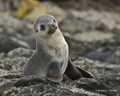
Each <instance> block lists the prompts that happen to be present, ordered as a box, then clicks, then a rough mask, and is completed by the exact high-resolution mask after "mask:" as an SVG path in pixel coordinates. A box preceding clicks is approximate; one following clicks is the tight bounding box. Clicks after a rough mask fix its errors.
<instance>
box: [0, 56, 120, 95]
mask: <svg viewBox="0 0 120 96" xmlns="http://www.w3.org/2000/svg"><path fill="white" fill-rule="evenodd" d="M71 58H72V60H73V63H74V64H75V65H76V66H79V67H81V68H83V69H85V70H86V71H88V72H90V73H91V74H92V75H93V76H94V78H93V79H88V78H80V79H78V80H70V79H66V80H65V81H63V82H60V83H52V82H50V81H47V80H45V79H42V78H38V77H36V76H27V77H24V76H23V71H20V70H22V69H23V66H24V64H25V62H26V61H27V58H26V57H16V58H8V57H6V58H4V59H3V60H1V62H0V68H1V69H2V71H1V70H0V72H5V74H2V75H1V77H0V81H2V83H0V94H1V96H4V95H17V96H21V95H24V96H27V95H54V96H58V95H60V96H64V95H65V96H90V95H91V96H119V95H120V93H119V89H118V88H120V86H119V85H120V80H119V79H120V78H119V77H120V74H119V70H120V69H119V68H116V69H115V70H114V68H115V67H111V68H110V69H106V68H105V66H103V65H106V66H107V67H109V64H107V63H106V64H105V63H102V62H98V61H92V60H90V59H87V58H83V57H78V56H76V57H75V56H73V57H71ZM98 65H99V66H98ZM100 65H102V66H103V67H100ZM111 65H112V64H111ZM111 65H110V66H111ZM8 66H9V67H8ZM112 66H114V65H112ZM3 69H6V70H3ZM6 72H9V74H8V73H6Z"/></svg>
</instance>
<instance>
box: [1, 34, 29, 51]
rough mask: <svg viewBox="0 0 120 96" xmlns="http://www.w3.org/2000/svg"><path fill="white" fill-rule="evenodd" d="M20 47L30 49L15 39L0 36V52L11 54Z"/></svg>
mask: <svg viewBox="0 0 120 96" xmlns="http://www.w3.org/2000/svg"><path fill="white" fill-rule="evenodd" d="M18 47H23V48H30V47H29V45H28V44H27V43H25V42H23V41H20V40H18V39H16V38H14V37H8V36H4V35H0V52H5V53H7V52H9V51H10V50H12V49H14V48H18Z"/></svg>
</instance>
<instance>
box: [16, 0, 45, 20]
mask: <svg viewBox="0 0 120 96" xmlns="http://www.w3.org/2000/svg"><path fill="white" fill-rule="evenodd" d="M45 13H47V8H46V7H45V6H44V5H43V4H42V3H40V2H39V1H33V0H27V1H24V0H21V1H20V6H19V8H18V13H17V16H18V17H19V18H25V19H32V18H36V17H37V16H40V15H42V14H45Z"/></svg>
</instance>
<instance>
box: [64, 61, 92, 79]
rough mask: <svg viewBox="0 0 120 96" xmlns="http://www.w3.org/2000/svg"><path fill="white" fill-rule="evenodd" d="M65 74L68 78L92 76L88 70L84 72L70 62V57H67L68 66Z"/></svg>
mask: <svg viewBox="0 0 120 96" xmlns="http://www.w3.org/2000/svg"><path fill="white" fill-rule="evenodd" d="M65 74H66V75H67V76H68V77H69V78H70V79H73V80H75V79H78V78H82V77H85V78H93V77H92V75H90V74H89V73H88V72H86V71H85V70H83V69H81V68H79V67H75V66H74V65H73V64H72V61H71V60H70V59H68V66H67V69H66V71H65Z"/></svg>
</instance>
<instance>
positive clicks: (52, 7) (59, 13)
mask: <svg viewBox="0 0 120 96" xmlns="http://www.w3.org/2000/svg"><path fill="white" fill-rule="evenodd" d="M43 4H44V5H45V6H46V7H47V9H48V13H49V14H51V15H53V16H54V17H55V18H56V19H57V21H58V22H60V21H62V20H63V18H65V17H66V13H65V11H64V10H63V9H62V8H61V7H59V6H58V5H57V4H55V3H53V2H50V1H44V2H43Z"/></svg>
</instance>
